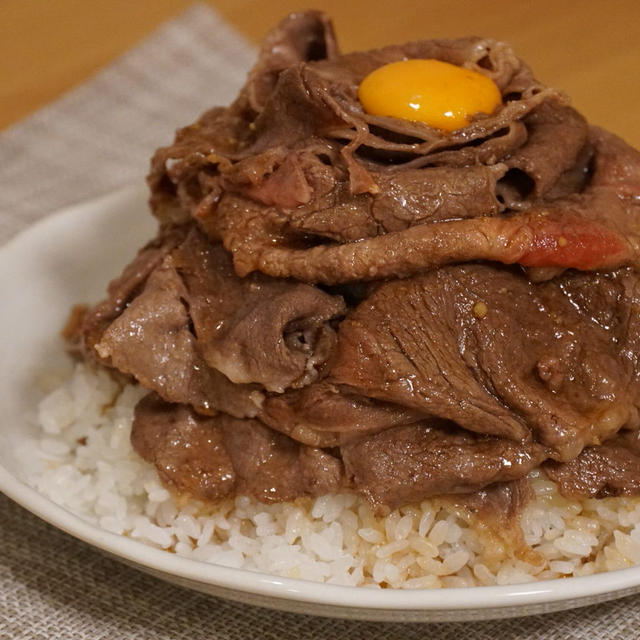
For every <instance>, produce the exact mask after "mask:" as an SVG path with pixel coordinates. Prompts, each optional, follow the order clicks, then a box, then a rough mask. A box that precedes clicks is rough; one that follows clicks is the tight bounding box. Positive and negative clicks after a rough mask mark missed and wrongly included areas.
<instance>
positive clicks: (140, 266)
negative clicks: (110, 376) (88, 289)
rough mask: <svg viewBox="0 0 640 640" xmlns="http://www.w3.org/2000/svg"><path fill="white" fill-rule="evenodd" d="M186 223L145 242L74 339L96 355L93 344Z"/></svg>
mask: <svg viewBox="0 0 640 640" xmlns="http://www.w3.org/2000/svg"><path fill="white" fill-rule="evenodd" d="M186 232H187V231H186V228H185V227H175V228H172V229H169V230H166V231H164V232H160V233H159V234H158V236H157V237H156V238H154V239H153V240H151V241H150V242H149V243H148V244H147V245H145V246H144V247H143V248H142V249H140V251H139V252H138V254H137V255H136V257H135V258H134V259H133V261H132V262H131V263H129V264H128V265H127V266H126V267H125V268H124V270H123V272H122V274H121V275H120V276H119V277H117V278H115V279H114V280H112V281H111V282H110V283H109V286H108V287H107V298H106V299H105V300H104V301H102V302H101V303H99V304H98V305H96V306H94V307H92V308H90V309H88V310H87V312H86V313H84V314H83V317H82V322H81V323H79V324H78V325H77V327H76V333H77V332H79V334H80V336H79V337H76V336H75V335H74V336H70V337H72V339H73V340H75V341H77V342H81V343H82V344H83V345H84V348H85V351H86V353H87V355H89V356H91V357H95V355H96V353H95V351H94V349H93V348H94V346H95V344H96V343H97V342H99V340H100V338H101V337H102V334H103V333H104V330H105V329H106V328H107V327H108V326H109V324H110V323H111V322H112V321H113V320H114V319H115V318H117V317H118V316H119V315H120V314H121V313H122V312H123V311H124V309H125V308H126V307H127V305H128V304H129V302H130V301H131V300H132V299H133V298H134V297H135V295H136V294H137V293H139V292H140V291H141V289H142V288H143V286H144V284H145V282H146V281H147V278H148V277H149V275H150V274H151V273H152V272H153V270H154V269H156V268H157V267H158V266H159V265H160V264H161V263H162V261H163V260H164V258H165V256H167V255H168V254H169V253H171V251H173V249H174V248H175V247H176V246H178V244H179V243H180V242H182V241H183V240H184V237H185V235H186Z"/></svg>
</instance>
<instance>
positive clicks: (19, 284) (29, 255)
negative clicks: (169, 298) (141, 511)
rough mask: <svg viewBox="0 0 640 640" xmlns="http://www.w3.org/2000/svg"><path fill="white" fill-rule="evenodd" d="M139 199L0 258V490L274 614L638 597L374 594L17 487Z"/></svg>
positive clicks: (427, 616) (84, 534)
mask: <svg viewBox="0 0 640 640" xmlns="http://www.w3.org/2000/svg"><path fill="white" fill-rule="evenodd" d="M154 226H155V225H154V222H153V219H152V217H151V216H150V215H149V213H148V211H147V205H146V192H145V191H143V190H142V189H139V188H135V189H133V188H129V189H126V190H123V191H119V192H117V193H115V194H113V195H109V196H107V197H104V198H101V199H99V200H93V201H91V202H86V203H83V204H81V205H77V206H75V207H72V208H70V209H67V210H65V211H62V212H60V213H57V214H55V215H52V216H50V217H48V218H46V219H45V220H43V221H41V222H39V223H38V224H35V225H34V226H32V227H31V228H29V229H28V230H27V231H25V232H24V233H22V234H21V235H20V236H18V237H17V238H15V239H14V240H12V241H11V242H10V243H9V244H7V245H6V246H5V247H3V248H2V249H1V250H0V273H2V280H1V281H0V301H1V302H0V304H1V305H2V314H0V335H2V358H1V359H0V379H1V380H2V385H0V407H1V410H2V427H1V429H0V490H2V491H3V492H4V493H6V494H7V495H8V496H9V497H10V498H13V499H14V500H15V501H16V502H18V503H19V504H21V505H22V506H23V507H26V508H27V509H29V511H31V512H32V513H34V514H36V515H37V516H39V517H41V518H43V519H44V520H46V521H48V522H50V523H51V524H53V525H55V526H56V527H59V528H60V529H62V530H64V531H66V532H68V533H70V534H71V535H73V536H75V537H76V538H79V539H81V540H84V541H85V542H87V543H89V544H91V545H93V546H94V547H97V548H98V549H101V550H102V551H104V552H107V553H108V554H110V555H112V556H114V557H116V558H118V559H120V560H122V561H123V562H126V563H127V564H130V565H133V566H135V567H137V568H139V569H141V570H143V571H146V572H147V573H151V574H153V575H155V576H157V577H159V578H163V579H165V580H168V581H170V582H173V583H176V584H180V585H182V586H185V587H189V588H191V589H196V590H198V591H202V592H205V593H210V594H212V595H216V596H221V597H223V598H229V599H232V600H238V601H242V602H247V603H250V604H255V605H261V606H266V607H270V608H274V609H281V610H286V611H294V612H299V613H311V614H317V615H326V616H335V617H344V618H360V619H367V620H392V621H399V622H402V621H406V622H415V621H446V620H479V619H488V618H503V617H515V616H523V615H531V614H536V613H543V612H549V611H557V610H561V609H569V608H573V607H579V606H585V605H588V604H593V603H596V602H602V601H605V600H611V599H614V598H619V597H622V596H625V595H630V594H632V593H635V592H638V591H640V568H633V569H624V570H621V571H613V572H610V573H605V574H599V575H595V576H589V577H582V578H568V579H563V580H552V581H547V582H538V583H533V584H525V585H517V586H505V587H474V588H469V589H444V590H435V591H428V590H415V591H414V590H405V591H400V590H398V591H393V590H373V589H362V588H360V589H359V588H354V587H338V586H333V585H323V584H316V583H313V582H308V581H304V580H293V579H286V578H278V577H273V576H269V575H264V574H259V573H253V572H250V571H242V570H240V569H230V568H226V567H217V566H213V565H210V564H205V563H202V562H197V561H195V560H187V559H185V558H180V557H178V556H176V555H174V554H170V553H167V552H165V551H160V550H157V549H154V548H151V547H148V546H146V545H144V544H142V543H140V542H136V541H134V540H131V539H129V538H125V537H122V536H117V535H114V534H111V533H108V532H106V531H102V530H101V529H98V528H97V527H95V526H93V525H91V524H88V523H86V522H84V521H83V520H82V519H80V518H79V517H77V516H75V515H73V514H72V513H70V512H69V511H67V510H66V509H64V508H61V507H59V506H57V505H56V504H54V503H53V502H51V501H50V500H49V499H47V498H45V497H43V496H42V495H40V494H38V493H37V492H36V491H35V490H33V489H31V488H30V487H28V486H27V485H26V484H24V482H23V479H24V477H25V476H26V474H27V473H28V470H29V469H28V467H29V465H28V460H29V458H28V452H29V450H30V448H31V447H32V446H33V442H34V439H35V437H36V428H35V427H34V425H33V421H32V420H31V418H32V416H33V415H34V406H35V403H36V398H37V391H36V389H35V385H34V379H35V378H36V376H37V374H38V372H41V371H42V370H43V368H51V367H55V366H56V365H57V364H60V365H61V366H62V365H63V363H64V361H65V357H64V354H63V349H62V344H61V341H60V339H59V337H58V332H59V329H60V328H61V327H62V326H63V324H64V321H65V319H66V317H67V314H68V311H69V309H70V307H71V306H72V305H73V304H74V303H76V302H79V301H96V300H98V299H99V298H100V297H101V296H102V294H103V292H104V289H105V286H106V283H107V282H108V280H110V279H111V278H112V277H114V276H115V275H116V274H117V273H118V272H119V270H120V269H121V268H122V266H124V264H126V262H127V261H128V260H129V259H130V258H131V257H132V256H133V255H134V254H135V251H136V249H137V248H138V247H140V246H141V245H142V244H143V242H144V241H145V240H146V239H148V238H149V237H151V235H152V234H153V230H154Z"/></svg>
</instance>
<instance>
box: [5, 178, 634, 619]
mask: <svg viewBox="0 0 640 640" xmlns="http://www.w3.org/2000/svg"><path fill="white" fill-rule="evenodd" d="M146 195H147V191H146V189H145V188H143V187H141V186H139V185H133V186H127V187H124V188H121V189H118V190H116V191H114V192H110V193H108V194H106V195H103V196H100V197H98V198H92V199H89V200H85V201H82V202H79V203H76V204H74V205H72V206H69V207H65V208H62V209H60V210H58V211H56V212H54V213H52V214H50V215H48V216H46V217H44V218H41V219H40V220H38V221H37V222H35V223H33V224H31V225H29V226H28V227H27V228H25V229H23V230H22V231H21V232H19V233H18V234H17V235H15V236H14V237H12V238H11V239H9V241H8V242H6V243H5V244H3V245H2V246H0V269H2V265H3V263H4V261H5V260H10V259H11V254H12V253H13V252H21V251H24V248H25V247H28V246H29V245H30V244H31V243H33V242H36V241H37V240H38V238H39V237H41V236H42V235H43V234H45V235H48V234H50V233H54V232H55V231H56V230H58V231H59V228H60V227H61V226H64V225H68V224H82V223H85V224H86V223H88V221H90V220H91V217H92V216H107V215H109V214H110V212H111V213H114V212H117V210H118V209H119V208H120V207H122V206H125V205H128V206H132V205H133V204H141V203H142V202H144V207H145V210H146V208H147V207H146ZM109 275H111V274H109ZM0 491H1V492H2V493H4V494H5V495H7V496H8V497H9V498H11V499H12V500H14V501H15V502H16V503H18V504H19V505H21V506H22V507H24V508H25V509H27V510H28V511H30V512H31V513H33V514H34V515H35V516H37V517H39V518H41V519H43V520H45V521H46V522H48V523H49V524H51V525H53V526H55V527H56V528H58V529H60V530H62V531H64V532H66V533H68V534H70V535H72V536H73V537H75V538H77V539H79V540H81V541H83V542H85V543H87V544H90V545H91V546H93V547H96V548H97V549H100V550H102V551H104V552H107V553H109V554H111V555H112V556H115V557H116V558H121V559H123V560H125V561H128V562H129V563H133V564H136V565H140V566H141V567H144V568H146V569H149V570H150V571H151V572H159V573H163V574H167V575H168V576H175V577H178V578H181V579H183V580H188V581H193V582H197V583H200V584H202V585H203V586H207V585H208V586H212V587H216V588H220V589H223V590H228V591H232V592H240V593H243V594H247V595H250V594H253V595H256V596H260V597H263V598H267V599H270V600H273V601H274V603H277V601H286V602H298V603H301V604H309V605H319V606H323V607H333V608H335V609H336V610H337V611H347V610H360V611H364V612H366V611H367V610H378V611H379V610H384V611H385V612H388V613H389V614H392V613H393V612H397V613H400V612H403V611H404V612H406V611H411V612H415V613H424V614H427V613H430V612H431V613H435V612H438V611H440V612H450V613H454V612H461V613H463V612H470V611H485V612H486V611H487V610H491V609H495V610H496V611H497V610H504V609H508V610H510V611H515V610H517V609H523V612H522V613H521V614H519V615H527V611H526V609H527V608H531V607H535V606H542V605H548V606H550V607H552V608H554V610H556V609H560V608H573V607H579V606H582V604H581V602H580V601H581V600H589V599H592V600H593V599H597V600H598V601H605V600H610V599H614V598H618V597H622V596H624V595H628V593H629V592H631V591H632V590H634V589H638V590H640V566H636V567H630V568H626V569H618V570H614V571H608V572H603V573H597V574H594V575H590V576H580V577H570V578H557V579H552V580H544V581H539V582H529V583H524V584H519V585H496V586H479V587H450V588H444V589H369V588H362V587H349V586H340V585H332V584H325V583H319V582H312V581H308V580H302V579H295V578H281V577H278V576H274V575H269V574H263V573H258V572H254V571H250V570H247V569H236V568H231V567H224V566H221V565H214V564H211V563H206V562H204V561H199V560H193V559H190V558H183V557H180V556H177V555H175V554H170V553H168V552H166V551H164V550H162V549H157V548H154V547H151V546H149V545H146V544H145V543H143V542H140V541H137V540H134V539H132V538H129V537H127V536H122V535H118V534H114V533H111V532H108V531H106V530H103V529H100V528H99V527H98V526H96V525H93V524H91V523H89V522H87V521H85V520H83V519H82V518H81V517H80V516H78V515H76V514H74V513H72V512H71V511H69V510H67V509H66V508H64V507H62V506H60V505H58V504H56V503H55V502H53V501H52V500H50V499H49V498H47V497H45V496H44V495H42V494H40V493H38V492H37V491H36V490H35V489H34V488H32V487H30V486H29V485H27V484H26V483H25V482H23V481H22V480H21V479H19V478H18V477H16V476H15V475H14V474H13V473H12V472H11V471H10V470H8V469H7V468H6V467H4V466H3V465H2V464H1V463H0ZM563 604H564V605H566V606H564V607H563V606H562V605H563ZM584 604H590V602H585V603H584ZM275 608H283V607H275ZM284 608H286V607H284ZM336 615H337V614H336ZM458 619H464V618H458Z"/></svg>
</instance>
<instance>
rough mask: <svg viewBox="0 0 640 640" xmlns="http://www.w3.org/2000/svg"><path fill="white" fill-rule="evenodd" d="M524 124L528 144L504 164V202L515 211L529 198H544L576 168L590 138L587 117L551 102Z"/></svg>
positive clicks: (527, 118)
mask: <svg viewBox="0 0 640 640" xmlns="http://www.w3.org/2000/svg"><path fill="white" fill-rule="evenodd" d="M524 122H525V124H526V126H527V132H528V138H527V141H526V142H525V143H524V144H523V145H522V146H521V147H520V148H519V149H517V150H515V151H514V152H513V153H511V154H510V155H509V156H508V157H507V158H506V159H505V160H504V163H505V164H506V165H507V167H509V171H508V172H507V174H506V176H505V178H504V179H503V180H502V182H501V184H500V185H499V186H500V187H501V188H500V189H499V192H500V195H501V197H502V200H503V201H504V202H505V203H506V204H507V205H509V206H512V207H514V206H517V205H518V204H519V203H520V201H522V200H523V199H526V198H528V197H529V196H531V197H533V198H535V199H539V198H542V197H544V196H545V195H546V194H547V193H548V192H549V191H550V190H551V189H552V188H553V187H554V186H555V185H556V183H557V182H558V180H559V179H560V177H561V176H562V175H563V174H564V173H566V172H567V171H570V170H571V169H572V168H573V167H574V166H575V165H576V162H577V160H578V157H579V154H580V153H581V152H582V150H583V149H584V147H585V145H586V143H587V136H588V126H587V121H586V120H585V119H584V117H583V116H582V115H580V114H579V113H578V112H577V111H576V110H575V109H572V108H571V107H568V106H566V105H562V104H559V103H558V102H556V101H552V100H549V101H546V102H544V103H543V104H541V105H540V107H539V108H538V109H536V110H535V111H534V112H532V113H531V114H529V115H528V116H527V117H526V118H525V120H524ZM559 139H562V144H558V140H559Z"/></svg>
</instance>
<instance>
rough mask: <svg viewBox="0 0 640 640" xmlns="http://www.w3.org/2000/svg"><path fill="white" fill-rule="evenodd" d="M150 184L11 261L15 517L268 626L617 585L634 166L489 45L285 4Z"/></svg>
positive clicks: (638, 544)
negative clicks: (221, 601)
mask: <svg viewBox="0 0 640 640" xmlns="http://www.w3.org/2000/svg"><path fill="white" fill-rule="evenodd" d="M452 86H453V87H454V90H450V89H451V87H452ZM416 87H417V88H416ZM407 88H409V89H410V91H409V93H407ZM407 96H409V97H407ZM416 96H417V97H416ZM407 105H409V107H408V108H409V109H410V111H408V112H407V110H406V109H407ZM558 141H562V144H559V143H558ZM148 183H149V189H150V205H151V211H152V214H153V216H151V215H148V214H147V213H146V212H145V210H146V209H147V204H146V202H145V200H146V195H145V193H144V192H143V190H142V189H134V190H126V191H124V192H120V193H117V194H114V195H112V196H109V197H107V198H105V199H102V200H99V201H93V202H90V203H86V204H84V205H80V206H79V207H76V208H74V209H71V210H68V211H65V212H62V213H60V214H58V215H57V216H53V217H51V218H49V219H47V220H45V221H44V222H42V223H40V224H38V225H35V226H34V227H33V228H31V229H30V230H29V231H27V232H26V233H25V234H23V235H22V236H20V237H19V238H17V239H15V240H14V241H13V242H12V243H10V244H9V245H7V246H6V247H5V249H3V251H2V255H1V258H0V261H1V262H2V264H3V266H4V267H5V272H6V273H11V274H13V277H12V278H10V279H8V280H7V281H6V282H5V283H4V284H3V285H2V286H3V287H4V293H5V298H4V299H5V300H8V301H9V303H8V304H7V309H9V310H10V311H9V312H8V313H7V314H6V315H5V317H4V318H3V323H4V328H5V335H12V336H13V335H15V336H18V337H17V339H16V340H12V341H11V344H10V345H9V346H8V347H7V349H8V356H7V358H6V360H5V364H3V366H5V367H6V369H5V374H6V377H7V378H8V379H9V384H8V385H7V387H6V388H5V389H4V390H3V394H4V401H3V406H6V407H7V416H8V419H7V425H8V427H7V428H5V429H4V431H3V432H2V436H1V437H2V439H3V444H4V445H5V446H3V448H2V450H3V451H5V452H6V453H4V454H2V456H3V457H2V464H3V465H4V468H3V469H1V470H0V471H1V474H0V481H1V483H2V485H1V488H2V489H3V491H5V492H6V493H7V494H8V495H9V496H10V497H12V498H14V499H16V500H17V501H18V502H20V503H21V504H23V505H24V506H26V507H27V508H29V509H31V510H32V511H34V512H35V513H37V514H38V515H40V516H42V517H44V518H45V519H47V520H49V521H50V522H52V523H54V524H56V525H57V526H59V527H61V528H63V529H65V530H66V531H69V532H70V533H72V534H74V535H76V536H78V537H80V538H82V539H84V540H86V541H88V542H90V543H91V544H94V545H95V546H97V547H99V548H100V549H103V550H105V551H107V552H109V553H112V554H114V555H116V556H117V557H119V558H121V559H123V560H124V561H126V562H129V563H132V564H135V565H136V566H139V567H140V568H142V569H143V570H146V571H149V572H151V573H154V574H155V575H159V576H160V577H163V578H165V579H169V580H172V581H175V582H177V583H179V584H183V585H186V586H189V587H192V588H195V589H198V590H201V591H205V592H208V593H212V594H214V595H221V596H224V597H229V598H233V599H237V600H241V601H245V602H251V603H254V604H259V605H264V606H270V607H275V608H281V609H285V610H290V611H299V612H300V611H303V612H307V613H315V614H319V615H332V616H342V617H355V618H367V619H378V620H454V619H456V620H459V619H481V618H490V617H506V616H516V615H529V614H533V613H537V612H542V611H549V610H554V609H562V608H569V607H573V606H581V605H586V604H589V603H592V602H597V601H602V600H605V599H609V598H613V597H619V596H621V595H625V594H628V593H632V592H635V591H636V590H637V589H638V588H639V586H640V569H637V568H634V565H636V564H638V563H640V527H639V523H640V499H639V498H638V495H639V493H640V444H639V443H638V428H639V427H640V421H639V417H638V409H637V407H638V399H639V387H638V372H639V367H638V353H640V344H639V342H638V341H639V339H640V331H639V324H638V319H637V318H638V314H637V309H638V290H637V289H636V285H637V284H638V275H637V272H636V266H637V262H636V261H637V258H636V254H637V246H638V242H637V239H638V234H637V226H638V225H637V223H636V220H637V219H638V212H639V209H638V202H639V199H638V196H639V195H640V155H639V154H638V153H637V152H636V151H635V150H634V149H632V148H630V147H629V146H628V145H626V144H625V143H624V142H623V141H622V140H620V139H619V138H617V137H615V136H614V135H612V134H610V133H608V132H606V131H604V130H602V129H599V128H597V127H594V126H592V125H589V124H588V123H587V122H586V120H585V119H584V118H583V117H582V116H581V115H580V114H579V113H578V112H577V111H576V110H575V109H573V108H572V107H571V106H570V104H569V102H568V99H567V98H566V96H564V95H563V94H562V93H560V92H558V91H556V90H555V89H552V88H549V87H546V86H544V85H542V84H541V83H539V82H538V81H537V80H536V79H535V77H534V75H533V74H532V72H531V70H530V69H529V68H528V67H527V66H526V64H525V63H523V62H522V61H521V60H520V59H519V58H517V56H516V55H515V54H514V52H513V51H512V49H511V48H510V47H509V46H508V45H506V44H504V43H501V42H497V41H494V40H491V39H483V38H465V39H459V40H425V41H419V42H413V43H409V44H406V45H398V46H391V47H386V48H384V49H378V50H374V51H368V52H357V53H351V54H341V53H340V51H339V49H338V46H337V43H336V41H335V37H334V35H333V30H332V26H331V23H330V21H329V20H328V18H327V17H326V16H324V15H323V14H321V13H318V12H306V13H299V14H293V15H291V16H289V17H288V18H286V19H285V20H284V21H283V22H282V23H280V24H279V25H278V26H276V27H275V28H274V30H273V31H272V32H271V33H270V34H269V35H268V36H267V38H266V40H265V43H264V45H263V47H262V50H261V53H260V56H259V58H258V61H257V63H256V65H255V67H254V68H253V70H252V71H251V72H250V74H249V76H248V79H247V82H246V84H245V86H244V87H243V89H242V90H241V92H240V94H239V96H238V98H237V99H236V101H235V102H234V103H233V104H232V105H230V106H229V107H214V108H212V109H211V110H209V111H207V112H206V113H204V114H203V115H202V116H201V117H200V118H199V119H198V120H197V121H196V122H195V123H193V124H191V125H189V126H187V127H185V128H183V129H181V130H179V131H178V132H177V134H176V138H175V141H174V143H173V144H172V145H170V146H169V147H165V148H161V149H159V150H158V151H157V152H156V154H155V155H154V157H153V159H152V162H151V171H150V174H149V179H148ZM118 273H120V275H117V274H118ZM110 278H111V282H110V283H109V284H108V286H107V292H106V295H105V294H104V293H102V294H101V291H104V288H105V285H106V282H107V281H108V280H109V279H110ZM27 289H30V290H31V291H32V292H33V293H34V295H30V296H24V295H22V294H23V292H24V291H25V290H27ZM96 301H98V302H96ZM43 318H46V322H44V321H43ZM63 327H64V329H63V336H64V340H63V339H62V338H60V337H59V336H58V332H57V330H58V329H62V328H63ZM65 351H66V353H65ZM9 372H11V376H9ZM569 585H571V587H570V588H569Z"/></svg>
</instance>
